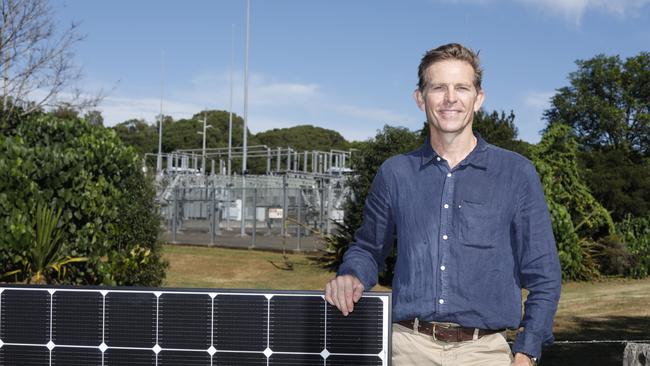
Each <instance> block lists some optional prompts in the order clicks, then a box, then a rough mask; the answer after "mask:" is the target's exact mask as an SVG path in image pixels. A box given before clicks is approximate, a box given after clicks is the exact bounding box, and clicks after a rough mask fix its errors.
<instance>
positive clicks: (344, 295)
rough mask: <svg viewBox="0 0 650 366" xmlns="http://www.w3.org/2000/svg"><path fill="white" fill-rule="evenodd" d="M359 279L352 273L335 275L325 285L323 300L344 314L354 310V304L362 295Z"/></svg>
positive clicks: (346, 314) (362, 289) (361, 285)
mask: <svg viewBox="0 0 650 366" xmlns="http://www.w3.org/2000/svg"><path fill="white" fill-rule="evenodd" d="M363 291H364V287H363V284H362V283H361V281H359V279H358V278H357V277H356V276H353V275H343V276H337V277H336V278H334V279H332V280H330V281H329V282H328V283H327V285H325V300H327V302H329V303H330V304H331V305H333V306H336V307H337V308H338V309H339V310H341V312H342V313H343V315H344V316H348V314H350V313H351V312H352V311H353V310H354V304H355V303H356V302H357V301H359V299H360V298H361V295H363Z"/></svg>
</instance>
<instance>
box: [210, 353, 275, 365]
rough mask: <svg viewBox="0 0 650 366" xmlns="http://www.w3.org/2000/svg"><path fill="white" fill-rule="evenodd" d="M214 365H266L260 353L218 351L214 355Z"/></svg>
mask: <svg viewBox="0 0 650 366" xmlns="http://www.w3.org/2000/svg"><path fill="white" fill-rule="evenodd" d="M213 365H215V366H267V365H266V356H264V354H262V353H229V352H218V353H216V354H215V355H214V361H213Z"/></svg>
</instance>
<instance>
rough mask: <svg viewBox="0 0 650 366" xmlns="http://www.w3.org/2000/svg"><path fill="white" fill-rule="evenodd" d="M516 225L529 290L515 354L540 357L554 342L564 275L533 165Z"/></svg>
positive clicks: (517, 251) (521, 268)
mask: <svg viewBox="0 0 650 366" xmlns="http://www.w3.org/2000/svg"><path fill="white" fill-rule="evenodd" d="M523 178H524V179H523V182H521V184H520V185H519V194H518V200H517V207H516V209H515V215H514V219H513V222H512V231H511V232H512V235H513V246H514V247H513V249H514V252H515V256H516V259H517V262H518V263H517V266H518V275H519V281H520V285H521V287H522V288H525V289H527V290H528V291H529V294H528V298H527V299H526V302H525V304H524V316H523V319H522V322H521V327H523V329H524V330H523V332H521V333H519V334H518V336H517V339H516V340H515V343H514V345H513V351H514V352H522V353H526V354H529V355H531V356H534V357H540V355H541V352H542V345H547V344H551V343H553V317H554V316H555V312H556V310H557V305H558V301H559V299H560V289H561V286H562V273H561V269H560V262H559V258H558V255H557V248H556V245H555V239H554V237H553V229H552V225H551V218H550V215H549V211H548V206H547V204H546V201H545V199H544V191H543V188H542V185H541V183H540V180H539V177H538V175H537V172H536V171H535V168H534V166H533V165H532V164H528V165H527V166H526V168H525V169H524V174H523Z"/></svg>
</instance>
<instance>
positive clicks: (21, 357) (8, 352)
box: [0, 344, 50, 366]
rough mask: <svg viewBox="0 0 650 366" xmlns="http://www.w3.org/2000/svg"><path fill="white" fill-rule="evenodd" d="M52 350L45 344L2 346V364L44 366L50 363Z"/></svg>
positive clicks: (0, 360)
mask: <svg viewBox="0 0 650 366" xmlns="http://www.w3.org/2000/svg"><path fill="white" fill-rule="evenodd" d="M49 362H50V351H49V350H48V349H47V348H46V347H44V346H40V347H39V346H12V345H7V344H5V345H4V346H2V348H0V365H3V366H4V365H7V366H10V365H16V366H18V365H20V366H44V365H49Z"/></svg>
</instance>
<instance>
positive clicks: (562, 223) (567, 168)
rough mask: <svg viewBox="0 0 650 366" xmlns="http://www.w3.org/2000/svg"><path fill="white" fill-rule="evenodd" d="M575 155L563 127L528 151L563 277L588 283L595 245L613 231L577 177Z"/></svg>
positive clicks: (549, 131)
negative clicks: (554, 241)
mask: <svg viewBox="0 0 650 366" xmlns="http://www.w3.org/2000/svg"><path fill="white" fill-rule="evenodd" d="M577 153H578V144H577V142H576V138H575V136H573V135H572V132H571V128H570V127H569V126H566V125H563V124H556V125H553V126H551V127H550V128H548V129H547V130H546V132H544V135H543V136H542V140H541V141H540V142H539V144H537V145H536V146H534V147H533V148H532V150H531V155H532V160H533V163H534V164H535V168H537V172H538V173H539V175H540V179H541V181H542V185H543V187H544V196H545V197H546V202H547V203H548V206H549V211H550V214H551V220H552V224H553V234H554V235H555V240H556V242H557V246H558V252H559V256H560V264H561V265H562V277H563V278H565V279H574V280H575V279H578V280H587V279H591V278H593V277H595V276H597V275H598V274H599V271H598V263H597V257H598V254H599V253H598V252H599V248H598V245H597V244H596V243H597V242H598V241H599V240H601V239H604V238H605V237H607V236H609V235H612V234H614V232H615V228H614V223H613V221H612V218H611V216H610V215H609V213H608V212H607V210H605V208H604V207H603V206H602V205H601V204H600V203H599V202H598V201H596V200H595V199H594V197H593V196H592V195H591V192H590V191H589V188H588V187H587V185H586V184H585V182H584V181H583V180H582V178H581V177H580V174H579V170H578V158H577Z"/></svg>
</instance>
